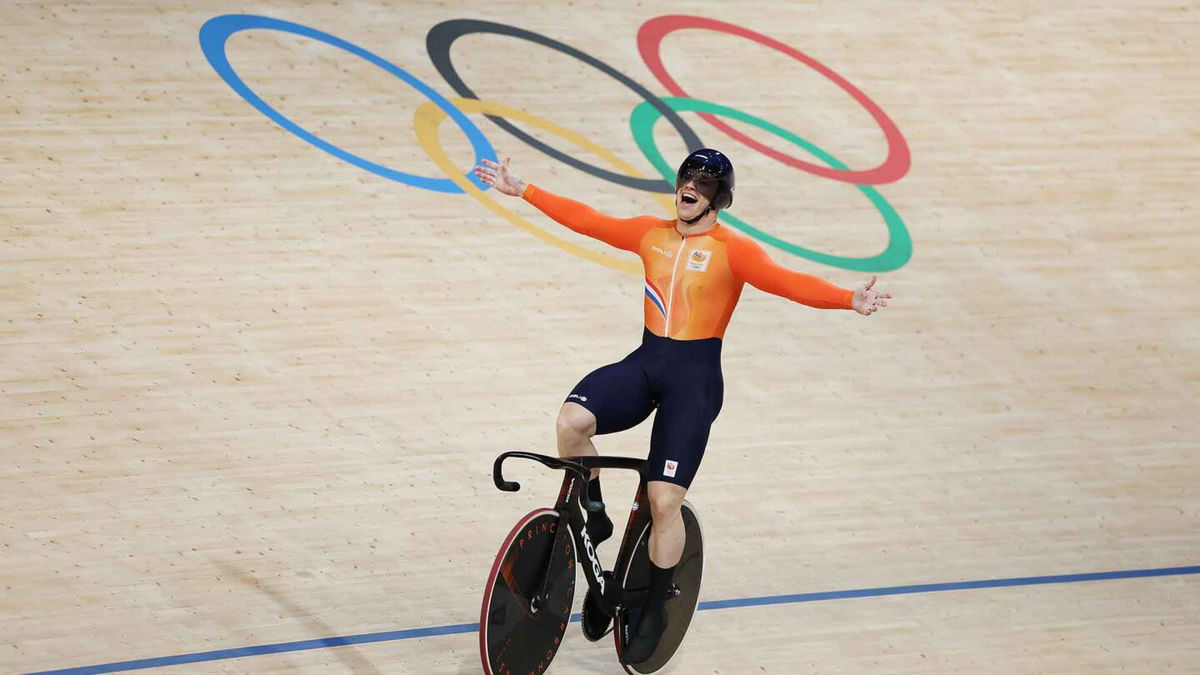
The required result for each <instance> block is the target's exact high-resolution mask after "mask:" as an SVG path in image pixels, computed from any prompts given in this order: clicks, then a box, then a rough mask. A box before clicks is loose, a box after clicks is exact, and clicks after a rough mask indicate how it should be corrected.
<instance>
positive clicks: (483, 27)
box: [425, 19, 704, 194]
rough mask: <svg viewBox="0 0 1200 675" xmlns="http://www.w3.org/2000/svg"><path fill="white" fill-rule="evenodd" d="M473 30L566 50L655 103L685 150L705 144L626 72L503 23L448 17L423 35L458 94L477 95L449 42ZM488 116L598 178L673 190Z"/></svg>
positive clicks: (436, 63)
mask: <svg viewBox="0 0 1200 675" xmlns="http://www.w3.org/2000/svg"><path fill="white" fill-rule="evenodd" d="M472 33H495V34H497V35H508V36H511V37H516V38H521V39H523V40H529V41H530V42H534V43H537V44H539V45H542V46H543V47H549V48H550V49H553V50H554V51H556V52H560V53H562V54H566V55H567V56H570V57H573V58H575V59H578V60H579V61H582V62H584V63H586V64H588V65H589V66H591V67H593V68H595V69H597V70H599V71H600V72H602V73H604V74H605V75H608V76H609V77H611V78H613V79H614V80H616V81H618V82H620V83H621V84H623V85H625V86H626V87H627V88H629V89H631V90H633V92H634V93H636V94H637V95H638V96H641V97H642V99H643V100H645V101H646V102H647V103H649V104H650V105H652V106H654V107H655V108H656V109H657V110H658V111H659V112H661V113H662V115H663V117H665V118H666V119H667V121H668V122H670V123H671V125H672V126H674V127H675V130H676V131H678V132H679V135H680V136H681V137H682V138H683V142H684V144H685V145H687V148H688V152H691V151H693V150H699V149H700V148H703V147H704V144H703V143H702V142H701V141H700V137H699V136H697V135H696V132H695V131H692V128H691V127H689V126H688V125H687V122H684V121H683V118H681V117H680V116H679V113H677V112H675V111H674V110H672V109H671V108H670V107H668V106H667V104H666V103H663V101H662V99H660V98H659V97H657V96H655V95H654V94H652V93H650V91H649V90H647V89H646V88H645V87H643V86H642V85H640V84H638V83H637V82H634V81H633V80H632V79H631V78H630V77H629V76H628V75H625V74H624V73H622V72H621V71H619V70H617V69H616V68H613V67H612V66H610V65H608V64H607V63H605V62H603V61H601V60H600V59H597V58H596V57H594V56H592V55H590V54H586V53H584V52H581V51H579V50H578V49H575V48H574V47H571V46H570V45H565V44H563V43H561V42H559V41H557V40H553V39H551V38H548V37H546V36H545V35H541V34H538V33H534V32H532V31H528V30H525V29H523V28H517V27H515V26H509V25H506V24H502V23H495V22H492V21H479V20H477V19H451V20H450V21H443V22H442V23H439V24H438V25H436V26H434V27H433V28H431V29H429V34H428V35H426V36H425V49H426V50H427V51H428V52H429V59H430V60H431V61H433V65H434V67H435V68H437V71H438V73H439V74H440V75H441V76H442V79H444V80H446V82H447V83H448V84H449V85H450V86H451V88H453V89H454V91H456V92H457V93H458V95H459V96H462V97H463V98H473V99H478V98H479V97H478V96H476V95H475V92H473V91H471V88H470V87H468V86H467V84H466V83H465V82H463V80H462V78H460V77H459V76H458V72H457V71H456V70H455V69H454V64H453V63H452V62H451V60H450V46H451V45H452V44H454V41H455V40H457V39H458V38H460V37H462V36H464V35H470V34H472ZM487 118H488V119H489V120H491V121H493V122H495V123H496V124H497V125H499V126H500V128H501V129H504V130H505V131H507V132H508V133H510V134H512V135H513V136H516V137H517V138H519V139H521V140H522V141H525V142H526V143H527V144H529V145H531V146H533V147H535V148H537V149H538V150H541V151H542V152H544V153H546V154H547V155H550V156H551V157H553V158H555V159H557V160H558V161H560V162H563V163H565V164H569V165H570V166H573V167H575V168H576V169H579V170H580V171H583V172H584V173H587V174H590V175H592V176H595V177H597V178H602V179H604V180H606V181H609V182H611V183H616V184H617V185H624V186H625V187H630V188H633V189H635V190H646V191H648V192H661V193H668V194H669V193H672V192H675V186H674V185H671V184H670V183H668V182H666V181H664V180H661V179H658V180H656V179H651V178H634V177H633V176H626V175H625V174H621V173H616V172H613V171H608V170H605V169H601V168H600V167H598V166H592V165H591V164H588V163H587V162H585V161H583V160H581V159H576V158H574V157H572V156H570V155H568V154H566V153H564V152H560V151H558V150H556V149H554V148H552V147H550V146H549V145H547V144H545V143H543V142H541V141H539V140H538V139H536V138H534V137H533V136H530V135H529V134H527V133H525V132H524V131H521V130H520V129H518V128H517V127H516V126H514V125H513V124H512V123H511V122H509V121H508V120H506V119H504V118H503V117H497V116H495V115H487Z"/></svg>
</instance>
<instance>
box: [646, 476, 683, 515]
mask: <svg viewBox="0 0 1200 675" xmlns="http://www.w3.org/2000/svg"><path fill="white" fill-rule="evenodd" d="M646 491H647V492H648V493H649V495H648V496H649V497H650V517H651V519H652V520H653V521H654V522H656V523H669V522H671V521H673V520H675V519H676V518H678V517H679V512H680V509H681V508H683V498H684V497H685V496H687V488H684V487H681V486H679V485H676V484H674V483H667V482H665V481H659V480H656V481H650V482H649V483H647V484H646Z"/></svg>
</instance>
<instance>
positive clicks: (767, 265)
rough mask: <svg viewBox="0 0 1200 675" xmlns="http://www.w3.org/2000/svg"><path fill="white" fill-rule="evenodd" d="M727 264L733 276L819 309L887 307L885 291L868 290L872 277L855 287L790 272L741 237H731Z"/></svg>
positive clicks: (862, 311)
mask: <svg viewBox="0 0 1200 675" xmlns="http://www.w3.org/2000/svg"><path fill="white" fill-rule="evenodd" d="M727 250H728V252H729V266H730V268H731V269H732V270H733V274H734V276H736V277H737V278H739V279H741V280H742V281H745V282H746V283H748V284H750V285H752V286H754V287H755V288H757V289H759V290H762V291H766V292H767V293H771V294H774V295H778V296H780V297H784V298H787V299H788V300H792V301H794V302H799V303H801V304H805V305H808V306H810V307H819V308H821V309H853V310H854V311H856V312H858V313H859V314H862V315H864V316H870V315H871V314H874V313H875V312H876V311H878V310H879V308H880V307H887V299H888V298H891V297H892V296H891V295H890V294H888V293H879V292H877V291H874V290H871V287H872V286H874V285H875V278H874V277H872V278H871V280H870V281H869V282H867V283H866V284H865V285H863V286H862V287H860V288H858V289H857V290H850V289H848V288H841V287H840V286H835V285H833V284H831V283H829V282H828V281H825V280H824V279H819V278H817V277H814V276H811V275H808V274H802V273H800V272H793V271H792V270H789V269H788V268H786V267H783V266H782V265H779V264H777V263H776V262H775V261H773V260H771V257H770V256H768V255H767V253H766V251H764V250H762V247H760V246H759V245H758V244H755V243H754V242H752V241H750V240H748V239H745V238H743V237H730V239H729V243H728V249H727Z"/></svg>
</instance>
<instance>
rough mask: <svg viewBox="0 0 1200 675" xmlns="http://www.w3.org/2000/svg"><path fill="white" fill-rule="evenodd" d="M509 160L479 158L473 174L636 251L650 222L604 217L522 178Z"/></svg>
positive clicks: (563, 220)
mask: <svg viewBox="0 0 1200 675" xmlns="http://www.w3.org/2000/svg"><path fill="white" fill-rule="evenodd" d="M511 160H512V158H511V157H505V158H504V161H503V162H501V163H496V162H492V161H490V160H486V159H485V160H482V164H481V165H480V166H476V167H475V175H476V176H478V177H479V180H481V181H483V183H484V184H486V185H490V186H492V187H494V188H496V189H497V190H499V191H500V192H502V193H504V194H506V195H511V196H513V197H523V198H524V199H525V201H527V202H529V203H530V204H533V205H534V206H536V207H537V208H538V209H539V210H540V211H541V212H542V213H545V214H546V215H548V216H550V217H551V218H553V219H554V220H555V221H557V222H558V223H560V224H562V225H565V226H567V227H569V228H571V229H572V230H575V231H576V232H578V233H580V234H584V235H587V236H589V237H593V238H595V239H599V240H600V241H603V242H604V243H606V244H609V245H611V246H615V247H617V248H620V249H624V250H626V251H633V252H637V249H638V244H640V243H641V240H642V236H643V235H645V234H646V230H648V229H649V228H650V226H651V222H649V221H647V220H646V219H643V218H614V217H612V216H607V215H604V214H603V213H600V212H599V211H597V210H595V209H593V208H592V207H590V206H588V205H586V204H582V203H580V202H577V201H574V200H571V199H567V198H566V197H560V196H558V195H556V194H553V193H551V192H547V191H545V190H541V189H539V188H538V187H537V186H536V185H531V184H529V183H526V182H525V181H523V180H521V179H520V177H518V176H517V175H516V173H514V172H513V171H512V169H510V168H509V162H510V161H511Z"/></svg>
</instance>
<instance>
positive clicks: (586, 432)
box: [556, 401, 613, 546]
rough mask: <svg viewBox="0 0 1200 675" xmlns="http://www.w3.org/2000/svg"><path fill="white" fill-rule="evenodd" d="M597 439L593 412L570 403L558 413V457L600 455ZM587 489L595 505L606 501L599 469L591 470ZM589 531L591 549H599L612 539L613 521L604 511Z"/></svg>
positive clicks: (593, 516) (593, 517)
mask: <svg viewBox="0 0 1200 675" xmlns="http://www.w3.org/2000/svg"><path fill="white" fill-rule="evenodd" d="M595 435H596V416H595V415H593V414H592V411H590V410H588V409H587V408H585V407H583V406H581V405H579V404H578V403H571V402H570V401H568V402H566V403H564V404H563V405H562V408H561V409H560V410H559V411H558V423H557V425H556V436H557V438H558V456H559V457H564V458H566V457H580V456H584V455H593V456H594V455H598V454H600V453H598V452H596V446H595V445H593V444H592V436H595ZM584 489H585V490H587V496H588V499H591V500H593V501H603V500H604V495H603V494H602V493H601V492H600V469H592V473H591V477H590V479H589V480H588V483H587V485H586V486H585V487H584ZM587 530H588V538H590V539H591V540H592V545H593V546H599V545H600V542H602V541H604V540H606V539H608V538H609V537H611V536H612V531H613V524H612V519H610V518H609V517H608V514H607V513H605V512H604V511H599V512H597V513H595V514H589V515H588V519H587Z"/></svg>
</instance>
